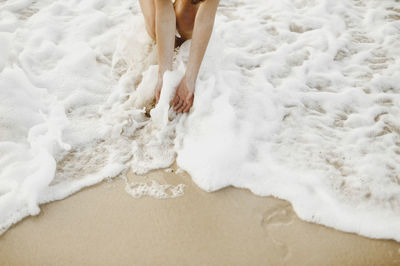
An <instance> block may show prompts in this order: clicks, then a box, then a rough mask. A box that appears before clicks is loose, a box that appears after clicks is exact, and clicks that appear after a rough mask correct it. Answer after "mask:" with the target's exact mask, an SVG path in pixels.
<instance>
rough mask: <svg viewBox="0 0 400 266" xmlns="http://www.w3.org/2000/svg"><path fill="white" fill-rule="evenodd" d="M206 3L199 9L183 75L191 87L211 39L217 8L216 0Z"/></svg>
mask: <svg viewBox="0 0 400 266" xmlns="http://www.w3.org/2000/svg"><path fill="white" fill-rule="evenodd" d="M208 1H209V5H208V6H207V1H206V2H205V3H204V4H202V6H201V7H200V8H199V10H198V13H197V15H196V20H195V24H194V28H193V34H192V43H191V47H190V55H189V61H188V64H187V69H186V74H185V78H186V81H187V82H188V83H190V84H192V85H193V86H194V84H195V83H196V79H197V75H198V73H199V69H200V66H201V63H202V61H203V57H204V54H205V52H206V49H207V45H208V42H209V40H210V37H211V33H212V30H213V26H214V18H215V12H216V9H217V6H218V0H208ZM203 5H204V6H203Z"/></svg>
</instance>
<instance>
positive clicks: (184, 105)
mask: <svg viewBox="0 0 400 266" xmlns="http://www.w3.org/2000/svg"><path fill="white" fill-rule="evenodd" d="M193 100H194V84H192V83H190V82H188V81H187V78H186V76H185V77H183V79H182V80H181V83H179V86H178V88H177V89H176V93H175V97H174V99H173V100H172V101H171V106H174V110H175V111H176V112H177V113H186V112H189V110H190V107H192V105H193Z"/></svg>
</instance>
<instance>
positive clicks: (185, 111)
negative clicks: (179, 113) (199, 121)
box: [183, 96, 194, 113]
mask: <svg viewBox="0 0 400 266" xmlns="http://www.w3.org/2000/svg"><path fill="white" fill-rule="evenodd" d="M193 99H194V97H193V96H192V97H190V99H189V101H188V103H187V104H186V106H185V108H184V109H183V113H187V112H189V110H190V107H192V105H193Z"/></svg>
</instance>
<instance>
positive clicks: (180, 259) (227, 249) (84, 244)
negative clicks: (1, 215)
mask: <svg viewBox="0 0 400 266" xmlns="http://www.w3.org/2000/svg"><path fill="white" fill-rule="evenodd" d="M137 178H138V177H135V176H134V175H132V174H130V175H129V179H130V180H133V179H137ZM148 178H149V179H153V180H157V181H159V182H160V183H168V184H179V183H185V184H186V187H185V194H184V195H183V196H181V197H178V198H174V199H164V200H158V199H154V198H151V197H143V198H140V199H134V198H132V197H131V196H130V195H129V194H127V193H126V192H125V191H124V187H125V181H123V180H121V179H119V178H117V179H115V180H114V181H112V182H103V183H101V184H99V185H96V186H93V187H90V188H87V189H84V190H83V191H81V192H79V193H77V194H75V195H72V196H71V197H69V198H67V199H64V200H61V201H58V202H53V203H50V204H46V205H43V206H42V211H41V213H40V215H38V216H37V217H29V218H27V219H25V220H23V221H22V222H20V223H18V224H17V225H16V226H13V227H12V228H11V229H10V230H9V231H7V232H6V233H5V234H3V235H2V236H1V237H0V264H1V265H399V264H400V243H396V242H394V241H387V240H372V239H368V238H364V237H361V236H358V235H355V234H347V233H343V232H339V231H336V230H333V229H330V228H326V227H324V226H320V225H315V224H311V223H307V222H303V221H301V220H300V219H299V218H297V216H296V215H295V214H294V212H293V210H292V208H291V206H290V204H289V203H287V202H285V201H282V200H278V199H275V198H271V197H264V198H263V197H257V196H254V195H253V194H251V193H250V192H248V191H246V190H240V189H234V188H227V189H223V190H221V191H218V192H214V193H207V192H204V191H202V190H200V189H199V188H198V187H196V185H194V184H193V182H192V181H191V179H190V177H189V176H188V175H187V174H184V173H182V174H174V173H166V172H164V171H161V170H160V171H155V172H153V173H151V174H149V175H148Z"/></svg>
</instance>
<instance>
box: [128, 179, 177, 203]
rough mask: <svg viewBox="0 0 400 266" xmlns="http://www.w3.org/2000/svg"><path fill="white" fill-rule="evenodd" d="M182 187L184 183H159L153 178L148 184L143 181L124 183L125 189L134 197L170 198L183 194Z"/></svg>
mask: <svg viewBox="0 0 400 266" xmlns="http://www.w3.org/2000/svg"><path fill="white" fill-rule="evenodd" d="M184 188H185V184H178V185H176V186H172V185H169V184H160V183H158V182H157V181H155V180H151V182H150V184H148V183H145V182H131V183H126V186H125V191H126V192H127V193H128V194H129V195H131V196H132V197H134V198H136V199H138V198H141V197H143V196H149V197H153V198H156V199H170V198H177V197H181V196H182V195H183V194H184Z"/></svg>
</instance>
